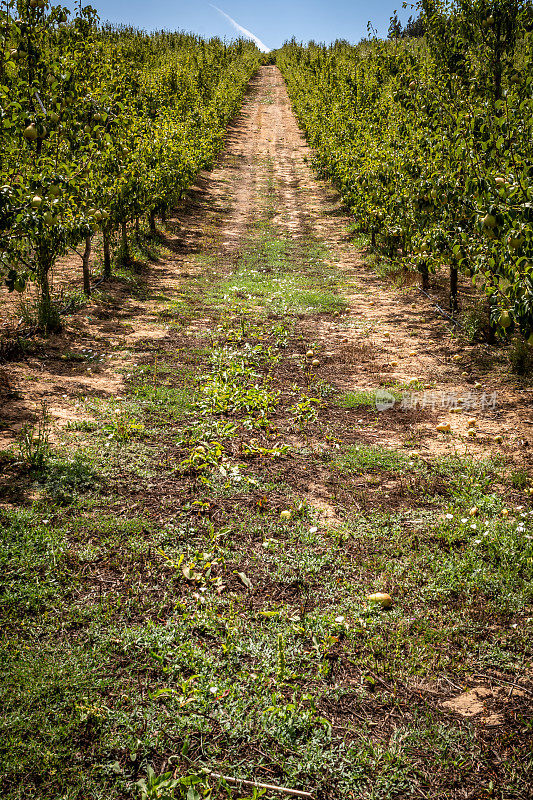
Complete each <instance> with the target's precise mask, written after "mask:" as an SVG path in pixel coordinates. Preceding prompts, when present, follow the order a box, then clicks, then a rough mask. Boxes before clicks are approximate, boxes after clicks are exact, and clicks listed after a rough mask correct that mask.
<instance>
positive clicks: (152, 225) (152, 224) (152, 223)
mask: <svg viewBox="0 0 533 800" xmlns="http://www.w3.org/2000/svg"><path fill="white" fill-rule="evenodd" d="M148 221H149V224H150V234H151V235H152V236H155V235H156V233H157V228H156V226H155V211H154V210H152V211H150V213H149V214H148Z"/></svg>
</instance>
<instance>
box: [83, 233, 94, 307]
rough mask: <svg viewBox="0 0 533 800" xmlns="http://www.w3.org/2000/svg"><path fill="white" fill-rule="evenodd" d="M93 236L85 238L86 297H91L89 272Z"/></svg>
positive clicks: (84, 288)
mask: <svg viewBox="0 0 533 800" xmlns="http://www.w3.org/2000/svg"><path fill="white" fill-rule="evenodd" d="M91 249H92V236H86V237H85V250H84V251H83V262H82V264H83V267H82V268H83V293H84V294H85V296H86V297H90V296H91V273H90V270H89V259H90V258H91Z"/></svg>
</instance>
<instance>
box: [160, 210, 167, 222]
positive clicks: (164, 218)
mask: <svg viewBox="0 0 533 800" xmlns="http://www.w3.org/2000/svg"><path fill="white" fill-rule="evenodd" d="M166 221H167V210H166V208H162V209H161V222H162V223H163V225H164V224H165V223H166Z"/></svg>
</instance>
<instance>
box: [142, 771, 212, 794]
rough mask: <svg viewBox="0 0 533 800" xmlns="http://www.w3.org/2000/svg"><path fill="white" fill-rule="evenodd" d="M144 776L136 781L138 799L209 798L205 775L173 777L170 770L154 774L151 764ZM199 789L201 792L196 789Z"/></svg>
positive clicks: (209, 791) (209, 792)
mask: <svg viewBox="0 0 533 800" xmlns="http://www.w3.org/2000/svg"><path fill="white" fill-rule="evenodd" d="M146 772H147V776H146V778H142V779H141V780H139V781H137V786H138V788H139V793H140V794H139V796H140V800H177V799H178V798H183V800H185V798H186V800H200V798H203V800H209V798H210V797H211V790H210V788H209V785H208V784H207V778H206V776H205V775H187V776H185V777H182V778H173V777H172V772H163V773H162V774H161V775H156V774H155V772H154V770H153V769H152V767H151V766H149V767H148V769H147V771H146ZM198 789H200V790H201V791H202V794H200V792H199V791H198Z"/></svg>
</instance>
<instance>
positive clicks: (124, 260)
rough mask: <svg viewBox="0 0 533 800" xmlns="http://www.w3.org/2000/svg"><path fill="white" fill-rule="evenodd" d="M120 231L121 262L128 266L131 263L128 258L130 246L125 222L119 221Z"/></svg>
mask: <svg viewBox="0 0 533 800" xmlns="http://www.w3.org/2000/svg"><path fill="white" fill-rule="evenodd" d="M120 228H121V233H122V263H123V264H124V265H125V266H129V264H130V263H131V259H130V248H129V244H128V227H127V223H126V222H121V223H120Z"/></svg>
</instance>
